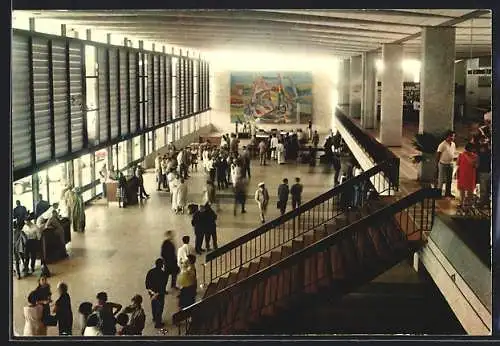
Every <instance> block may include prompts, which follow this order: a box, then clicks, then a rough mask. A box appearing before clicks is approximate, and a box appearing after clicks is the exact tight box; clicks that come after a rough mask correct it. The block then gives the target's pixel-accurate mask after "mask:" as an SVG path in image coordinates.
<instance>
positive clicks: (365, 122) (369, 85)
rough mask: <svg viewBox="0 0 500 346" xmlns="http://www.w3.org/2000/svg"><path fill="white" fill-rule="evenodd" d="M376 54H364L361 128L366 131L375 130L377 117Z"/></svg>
mask: <svg viewBox="0 0 500 346" xmlns="http://www.w3.org/2000/svg"><path fill="white" fill-rule="evenodd" d="M377 56H378V54H377V53H375V52H371V53H363V64H362V70H363V100H362V103H361V126H362V127H363V128H365V129H373V128H375V123H376V117H377V108H376V107H377V105H376V102H377V100H376V95H377V76H376V74H377V72H376V67H375V61H376V59H377Z"/></svg>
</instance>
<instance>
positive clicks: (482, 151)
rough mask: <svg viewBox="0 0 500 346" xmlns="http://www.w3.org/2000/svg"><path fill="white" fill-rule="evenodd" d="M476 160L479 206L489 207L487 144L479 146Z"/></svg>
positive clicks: (489, 163)
mask: <svg viewBox="0 0 500 346" xmlns="http://www.w3.org/2000/svg"><path fill="white" fill-rule="evenodd" d="M478 160H479V163H478V167H477V176H478V178H479V205H480V206H481V207H489V206H490V194H491V188H490V184H491V149H490V145H489V143H484V144H481V146H480V147H479V154H478Z"/></svg>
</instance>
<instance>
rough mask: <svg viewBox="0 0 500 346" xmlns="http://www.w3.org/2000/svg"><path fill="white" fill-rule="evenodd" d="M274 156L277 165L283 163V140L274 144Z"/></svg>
mask: <svg viewBox="0 0 500 346" xmlns="http://www.w3.org/2000/svg"><path fill="white" fill-rule="evenodd" d="M276 158H277V160H278V165H281V164H283V163H285V146H284V145H283V141H278V144H277V145H276Z"/></svg>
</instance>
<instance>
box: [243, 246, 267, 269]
mask: <svg viewBox="0 0 500 346" xmlns="http://www.w3.org/2000/svg"><path fill="white" fill-rule="evenodd" d="M261 251H262V249H261ZM242 265H243V246H242V245H240V268H241V266H242Z"/></svg>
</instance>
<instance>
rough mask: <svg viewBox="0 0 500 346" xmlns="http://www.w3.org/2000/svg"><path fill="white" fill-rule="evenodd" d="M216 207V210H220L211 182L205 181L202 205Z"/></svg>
mask: <svg viewBox="0 0 500 346" xmlns="http://www.w3.org/2000/svg"><path fill="white" fill-rule="evenodd" d="M207 203H209V204H210V205H215V204H216V205H217V209H218V210H220V206H219V202H218V201H217V194H216V191H215V186H214V183H213V181H211V180H207V183H206V185H205V189H204V190H203V199H202V204H207Z"/></svg>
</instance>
